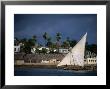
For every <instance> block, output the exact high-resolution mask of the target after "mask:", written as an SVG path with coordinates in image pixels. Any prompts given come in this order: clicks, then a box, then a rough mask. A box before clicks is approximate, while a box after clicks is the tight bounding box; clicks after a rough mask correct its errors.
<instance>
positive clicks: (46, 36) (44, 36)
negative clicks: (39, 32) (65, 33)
mask: <svg viewBox="0 0 110 89" xmlns="http://www.w3.org/2000/svg"><path fill="white" fill-rule="evenodd" d="M43 38H44V40H45V46H46V41H47V39H48V34H47V33H46V32H45V33H44V34H43Z"/></svg>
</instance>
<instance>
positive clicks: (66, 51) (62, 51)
mask: <svg viewBox="0 0 110 89" xmlns="http://www.w3.org/2000/svg"><path fill="white" fill-rule="evenodd" d="M68 52H69V50H68V49H64V48H60V49H59V53H68Z"/></svg>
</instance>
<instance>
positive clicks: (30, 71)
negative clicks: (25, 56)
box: [14, 68, 97, 76]
mask: <svg viewBox="0 0 110 89" xmlns="http://www.w3.org/2000/svg"><path fill="white" fill-rule="evenodd" d="M14 75H15V76H97V72H96V71H84V70H81V71H74V70H63V69H40V68H15V70H14Z"/></svg>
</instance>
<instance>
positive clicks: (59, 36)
mask: <svg viewBox="0 0 110 89" xmlns="http://www.w3.org/2000/svg"><path fill="white" fill-rule="evenodd" d="M60 39H61V33H59V32H58V33H56V40H57V43H56V45H57V48H58V52H59V46H60V43H59V41H60Z"/></svg>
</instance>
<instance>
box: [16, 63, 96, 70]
mask: <svg viewBox="0 0 110 89" xmlns="http://www.w3.org/2000/svg"><path fill="white" fill-rule="evenodd" d="M14 68H38V69H45V68H46V69H63V70H76V71H79V70H85V71H97V68H96V67H95V68H94V67H93V66H89V67H88V66H85V67H84V68H80V67H65V66H63V67H57V65H55V64H51V65H45V64H41V65H32V64H31V65H14Z"/></svg>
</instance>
